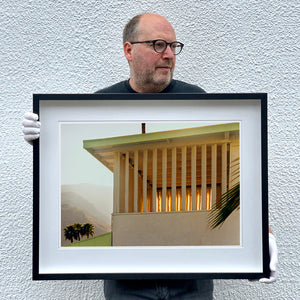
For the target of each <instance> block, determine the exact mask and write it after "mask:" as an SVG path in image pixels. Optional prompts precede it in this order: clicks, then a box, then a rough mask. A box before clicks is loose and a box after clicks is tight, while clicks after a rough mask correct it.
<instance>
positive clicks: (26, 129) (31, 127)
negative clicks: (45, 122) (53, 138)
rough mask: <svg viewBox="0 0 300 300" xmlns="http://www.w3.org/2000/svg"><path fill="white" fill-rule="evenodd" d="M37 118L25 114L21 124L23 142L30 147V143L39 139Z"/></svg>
mask: <svg viewBox="0 0 300 300" xmlns="http://www.w3.org/2000/svg"><path fill="white" fill-rule="evenodd" d="M38 119H39V116H38V115H37V114H34V113H32V112H27V113H25V115H24V119H23V122H22V125H23V134H24V140H25V141H26V142H28V143H29V144H31V145H32V141H33V140H36V139H38V138H39V137H40V127H41V123H40V122H39V121H38Z"/></svg>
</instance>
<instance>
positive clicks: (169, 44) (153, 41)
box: [129, 39, 184, 55]
mask: <svg viewBox="0 0 300 300" xmlns="http://www.w3.org/2000/svg"><path fill="white" fill-rule="evenodd" d="M158 41H161V42H164V43H165V44H166V47H165V49H164V50H163V51H161V52H158V51H157V50H156V49H155V43H156V42H158ZM129 43H130V44H143V43H146V44H151V43H152V47H153V50H154V51H155V52H156V53H160V54H161V53H164V52H165V51H166V49H167V48H168V46H170V49H171V51H172V48H171V46H172V44H175V43H177V44H179V45H180V47H181V48H180V51H179V52H178V53H174V52H173V51H172V53H173V54H174V55H178V54H180V53H181V51H182V49H183V46H184V44H183V43H181V42H178V41H174V42H171V43H168V42H167V41H165V40H162V39H157V40H151V41H137V42H129Z"/></svg>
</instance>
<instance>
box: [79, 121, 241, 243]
mask: <svg viewBox="0 0 300 300" xmlns="http://www.w3.org/2000/svg"><path fill="white" fill-rule="evenodd" d="M84 148H85V149H86V150H87V151H88V152H90V153H91V154H92V155H93V156H94V157H95V158H96V159H97V160H99V161H100V162H101V163H102V164H103V165H105V166H106V167H107V168H108V169H109V170H110V171H111V172H113V175H114V199H113V202H114V203H113V214H112V245H113V246H172V245H177V246H178V245H239V244H240V216H239V211H236V212H234V213H233V214H232V215H231V216H230V217H229V218H228V219H227V220H226V221H225V223H224V224H223V225H222V227H221V228H217V229H214V230H211V229H209V227H208V214H209V212H210V209H211V208H212V207H213V206H214V205H215V204H216V203H217V199H219V198H220V196H221V194H223V193H224V192H226V191H227V190H228V188H230V186H231V185H232V184H233V183H234V182H233V178H232V170H231V167H230V166H231V165H232V162H233V161H235V160H236V159H237V158H239V151H240V150H239V123H226V124H219V125H211V126H203V127H196V128H189V129H180V130H169V131H162V132H153V133H145V134H137V135H129V136H120V137H113V138H105V139H97V140H86V141H84ZM235 180H236V179H235ZM237 180H238V179H237Z"/></svg>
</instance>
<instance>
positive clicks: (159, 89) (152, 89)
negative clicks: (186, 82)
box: [129, 78, 171, 93]
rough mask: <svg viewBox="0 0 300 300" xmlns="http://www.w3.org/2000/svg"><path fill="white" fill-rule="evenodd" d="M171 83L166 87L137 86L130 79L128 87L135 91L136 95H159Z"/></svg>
mask: <svg viewBox="0 0 300 300" xmlns="http://www.w3.org/2000/svg"><path fill="white" fill-rule="evenodd" d="M170 83H171V81H170V82H169V83H168V84H166V85H143V86H139V85H137V84H136V83H135V82H134V81H133V79H132V78H130V79H129V85H130V87H131V88H132V89H133V90H134V91H136V92H137V93H160V92H162V91H163V90H164V89H165V88H166V87H167V86H168V85H169V84H170Z"/></svg>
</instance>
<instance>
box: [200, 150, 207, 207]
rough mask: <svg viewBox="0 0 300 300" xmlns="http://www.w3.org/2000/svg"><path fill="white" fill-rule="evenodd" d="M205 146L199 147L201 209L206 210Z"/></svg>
mask: <svg viewBox="0 0 300 300" xmlns="http://www.w3.org/2000/svg"><path fill="white" fill-rule="evenodd" d="M206 150H207V149H206V145H202V146H201V209H202V210H206V209H207V208H208V207H207V202H206Z"/></svg>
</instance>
